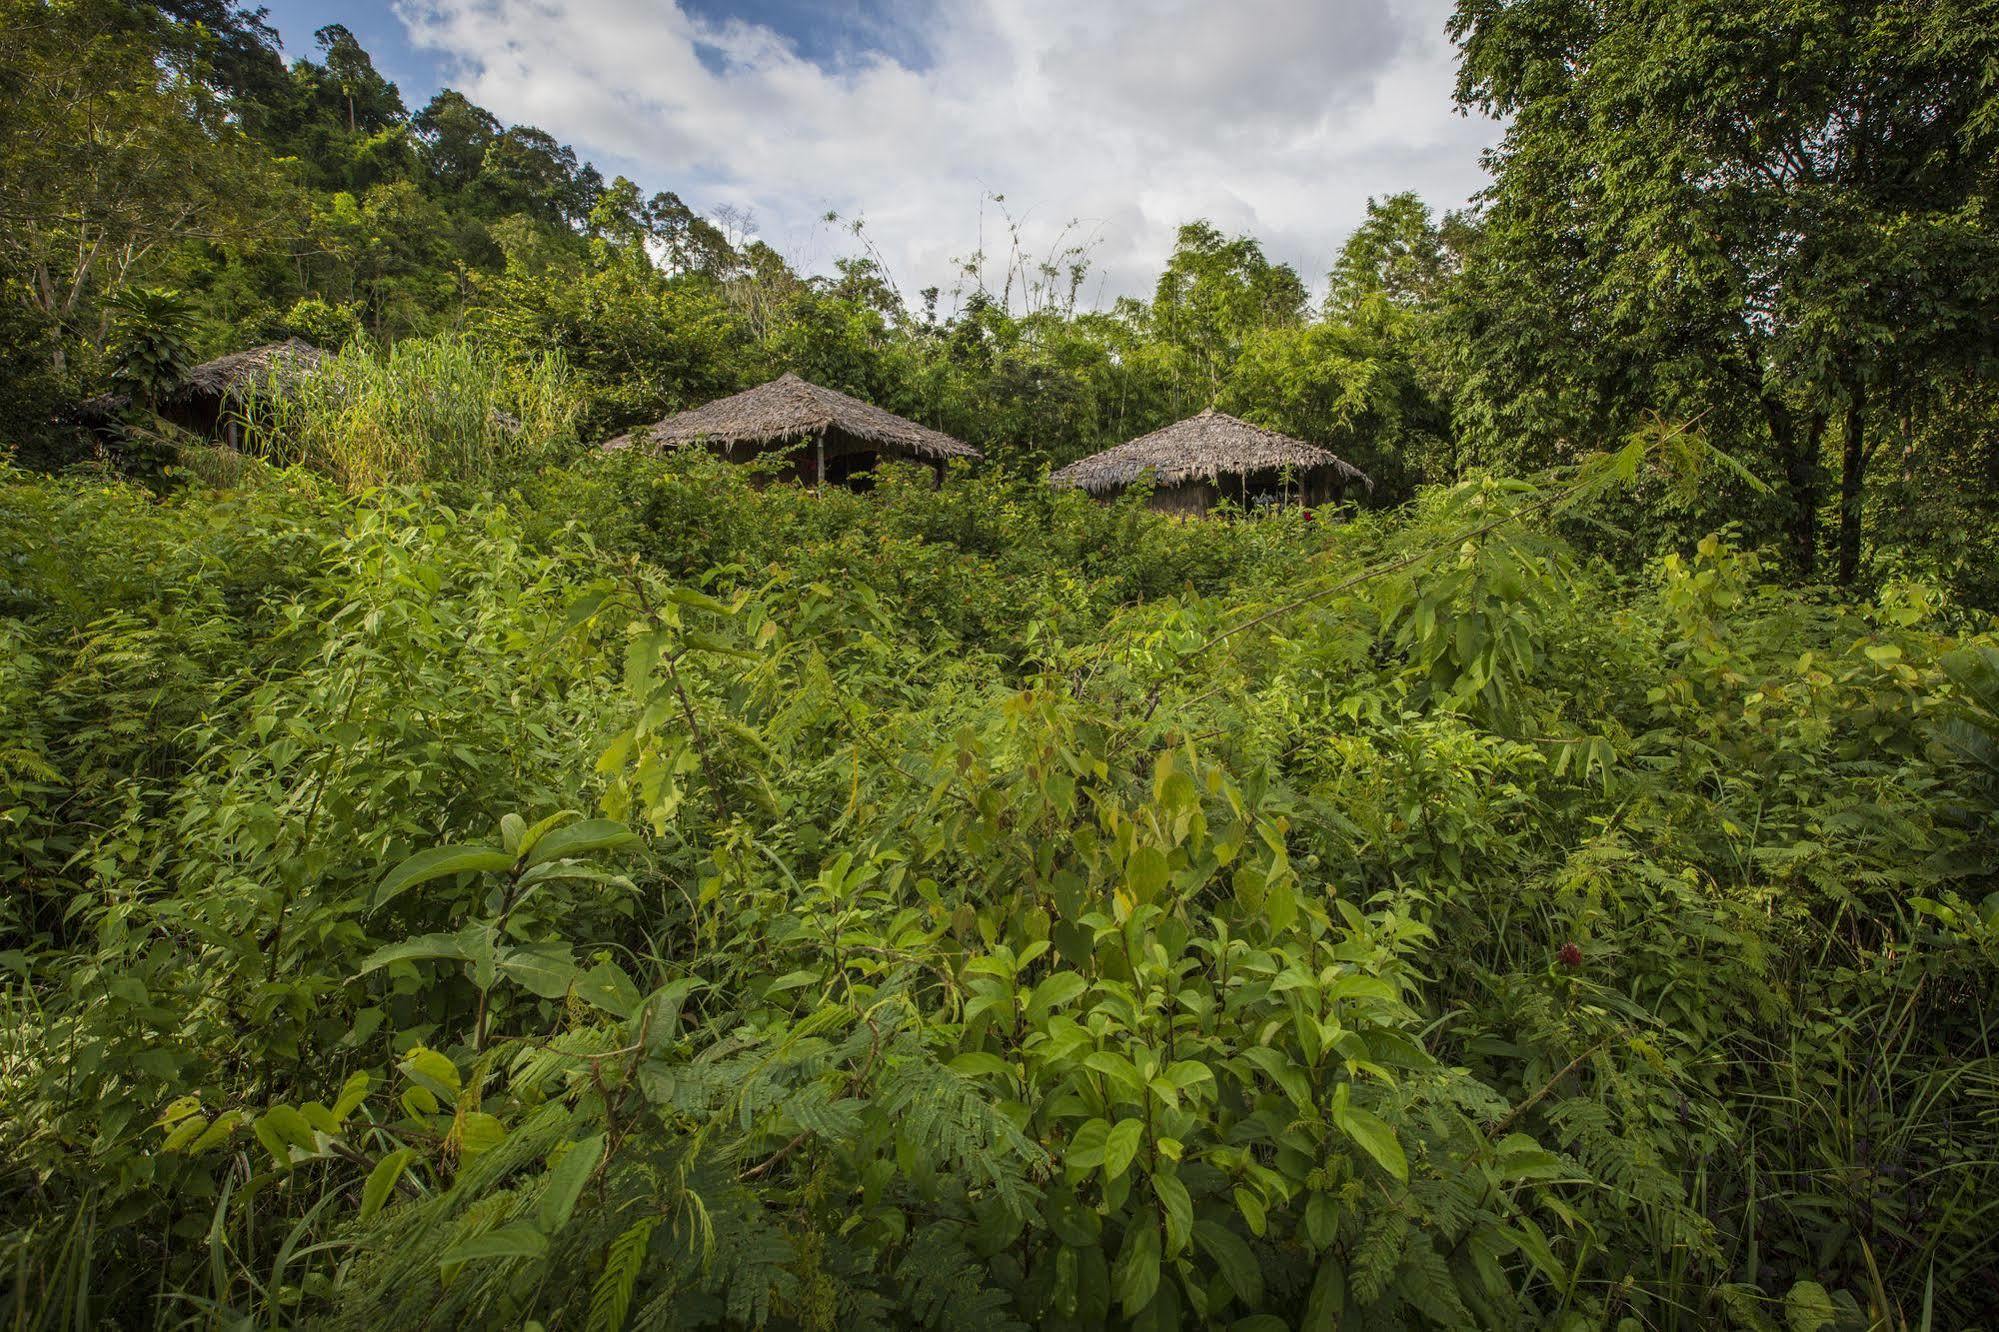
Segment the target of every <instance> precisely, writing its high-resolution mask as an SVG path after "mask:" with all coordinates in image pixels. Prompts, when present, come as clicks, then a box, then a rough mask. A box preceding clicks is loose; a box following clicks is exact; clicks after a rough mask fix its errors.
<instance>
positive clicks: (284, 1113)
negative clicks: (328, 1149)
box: [251, 1105, 318, 1165]
mask: <svg viewBox="0 0 1999 1332" xmlns="http://www.w3.org/2000/svg"><path fill="white" fill-rule="evenodd" d="M251 1127H252V1130H253V1131H254V1132H255V1133H256V1135H257V1141H258V1142H261V1143H263V1144H264V1147H265V1150H267V1151H269V1152H270V1154H271V1156H272V1157H273V1158H274V1159H275V1160H276V1161H277V1163H278V1164H279V1165H289V1164H291V1152H290V1151H289V1150H288V1149H289V1148H292V1147H297V1148H299V1149H300V1150H301V1151H308V1152H309V1151H311V1150H313V1148H314V1147H315V1146H316V1145H317V1143H318V1139H316V1138H315V1137H314V1136H313V1131H312V1125H311V1124H309V1123H307V1122H306V1118H305V1116H304V1115H302V1114H300V1113H299V1111H298V1109H297V1107H295V1106H289V1105H274V1106H272V1107H271V1108H270V1109H268V1110H266V1111H265V1112H264V1113H263V1114H261V1115H259V1116H257V1122H256V1123H255V1124H254V1125H252V1126H251Z"/></svg>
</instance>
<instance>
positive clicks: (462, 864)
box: [368, 846, 514, 911]
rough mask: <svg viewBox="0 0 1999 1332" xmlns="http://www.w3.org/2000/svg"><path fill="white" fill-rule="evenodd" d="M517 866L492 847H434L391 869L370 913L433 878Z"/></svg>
mask: <svg viewBox="0 0 1999 1332" xmlns="http://www.w3.org/2000/svg"><path fill="white" fill-rule="evenodd" d="M513 867H514V858H513V857H512V856H510V855H508V854H507V853H506V852H504V851H495V850H494V849H493V848H492V847H490V846H434V847H432V848H431V849H430V850H428V851H419V852H417V853H416V854H415V855H413V856H411V857H410V858H409V859H408V860H405V861H404V862H403V863H402V864H400V865H398V866H396V867H395V868H394V869H392V870H390V871H389V872H388V874H387V875H386V876H384V878H383V879H382V881H381V882H380V883H379V884H377V885H375V894H374V897H373V898H372V899H371V900H370V902H369V904H368V910H370V911H379V910H381V909H382V908H383V907H385V906H387V905H388V904H389V903H390V902H392V901H394V900H395V899H396V898H397V897H399V896H401V895H402V894H403V893H406V892H408V891H409V890H410V889H412V888H414V887H416V886H417V885H418V884H422V883H429V882H430V881H431V880H432V879H442V878H445V877H447V876H449V875H453V874H463V873H466V872H467V871H471V872H474V873H489V872H493V871H497V870H509V869H512V868H513Z"/></svg>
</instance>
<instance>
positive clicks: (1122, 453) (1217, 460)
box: [1048, 407, 1374, 495]
mask: <svg viewBox="0 0 1999 1332" xmlns="http://www.w3.org/2000/svg"><path fill="white" fill-rule="evenodd" d="M1282 467H1289V468H1292V469H1293V470H1295V471H1298V472H1309V471H1316V470H1318V469H1320V468H1331V469H1333V470H1334V472H1335V473H1336V474H1337V475H1338V476H1339V478H1340V479H1341V480H1342V481H1358V482H1360V483H1361V484H1362V485H1364V486H1366V487H1367V488H1368V489H1369V490H1372V489H1374V482H1373V481H1372V480H1370V479H1369V478H1368V476H1367V474H1366V473H1365V472H1363V471H1361V470H1360V469H1359V468H1358V467H1355V466H1353V465H1352V464H1351V463H1347V462H1343V461H1341V460H1340V459H1339V458H1337V457H1335V456H1334V455H1333V454H1331V453H1328V452H1327V451H1326V450H1324V449H1322V448H1320V447H1319V446H1318V445H1316V444H1307V443H1306V442H1305V441H1304V440H1302V439H1293V438H1291V436H1289V435H1281V434H1279V433H1278V432H1277V431H1275V430H1265V429H1263V428H1262V427H1261V426H1253V425H1251V424H1250V423H1249V422H1247V421H1242V420H1238V419H1237V418H1235V417H1233V416H1230V415H1228V414H1227V413H1226V412H1218V411H1216V410H1215V409H1214V408H1212V407H1210V408H1208V410H1206V411H1205V412H1202V413H1201V414H1200V415H1199V416H1190V417H1188V418H1187V419H1186V420H1184V421H1179V422H1175V423H1174V424H1173V425H1170V426H1167V427H1166V428H1164V429H1163V430H1155V431H1153V432H1152V433H1151V434H1149V435H1141V436H1139V437H1138V438H1137V439H1134V440H1131V441H1129V442H1127V443H1124V444H1120V445H1118V446H1117V447H1116V448H1111V449H1105V450H1104V451H1103V452H1102V453H1094V454H1091V455H1090V456H1089V457H1087V458H1084V459H1081V460H1080V461H1078V462H1072V463H1070V464H1069V465H1068V466H1067V467H1064V468H1063V469H1061V470H1060V471H1058V472H1056V473H1055V474H1054V475H1053V476H1051V477H1049V478H1048V481H1049V484H1050V485H1056V486H1075V487H1076V488H1078V489H1080V490H1085V491H1088V492H1089V493H1090V494H1092V495H1102V494H1105V493H1107V492H1109V491H1113V490H1117V489H1120V488H1122V487H1124V486H1128V485H1130V484H1131V483H1132V482H1134V481H1136V480H1138V478H1139V477H1140V476H1141V475H1143V474H1144V473H1146V472H1151V473H1152V483H1153V484H1154V485H1156V486H1159V487H1161V488H1164V487H1168V486H1178V485H1183V484H1185V483H1186V482H1189V481H1213V480H1214V479H1215V478H1216V477H1218V476H1236V475H1240V474H1243V473H1247V472H1266V471H1274V470H1276V469H1278V468H1282Z"/></svg>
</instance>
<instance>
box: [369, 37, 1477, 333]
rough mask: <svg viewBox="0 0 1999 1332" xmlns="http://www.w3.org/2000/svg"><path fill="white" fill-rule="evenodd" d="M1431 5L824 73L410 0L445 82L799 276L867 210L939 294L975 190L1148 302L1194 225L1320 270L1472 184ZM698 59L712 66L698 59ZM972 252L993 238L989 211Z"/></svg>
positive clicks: (878, 232)
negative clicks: (1411, 208) (1364, 223)
mask: <svg viewBox="0 0 1999 1332" xmlns="http://www.w3.org/2000/svg"><path fill="white" fill-rule="evenodd" d="M1447 12H1448V5H1447V4H1446V3H1444V0H1416V2H1414V3H1410V2H1407V0H1335V2H1331V3H1328V2H1327V0H1233V3H1227V2H1223V3H1204V2H1202V0H1118V3H1115V4H1095V3H1090V0H940V3H939V4H938V5H936V6H935V7H933V8H929V9H927V10H924V11H922V12H921V14H920V15H916V14H912V18H911V21H912V22H914V23H918V24H920V25H921V29H922V31H921V33H920V36H921V39H922V47H923V49H925V50H926V51H927V52H928V53H929V56H930V59H929V60H928V61H926V62H919V63H921V65H922V67H921V68H920V69H917V68H910V67H909V66H907V65H904V64H902V63H899V62H897V61H896V60H893V59H890V58H888V57H887V56H884V55H880V54H867V53H862V54H859V55H849V56H848V57H846V58H843V59H840V60H838V61H829V62H827V63H826V64H824V65H822V64H820V63H815V62H814V61H812V60H810V59H807V58H806V57H805V56H803V55H801V54H800V53H799V51H798V50H797V48H796V47H795V46H794V45H793V44H792V43H791V42H790V41H788V40H787V39H786V38H784V37H783V36H781V35H779V34H777V33H775V32H773V31H772V30H770V29H769V28H766V27H761V26H758V25H754V24H749V23H743V22H740V21H727V22H721V23H715V22H709V21H704V20H702V19H700V18H698V17H696V16H695V15H692V14H689V13H687V12H685V11H683V10H682V9H681V8H680V7H679V5H678V4H677V3H674V0H404V5H403V7H402V9H401V10H400V13H401V16H402V18H403V20H404V22H405V23H406V24H407V25H408V27H409V28H410V31H411V35H412V38H413V39H414V40H415V41H416V42H417V43H418V44H419V45H422V46H425V47H428V48H431V49H433V50H435V51H438V52H440V53H441V54H442V55H443V56H444V58H445V60H446V63H447V65H448V66H450V67H451V73H452V76H453V78H454V80H455V82H456V83H457V84H458V86H460V87H461V88H463V90H464V91H465V92H466V94H467V95H468V96H470V97H472V98H473V99H474V100H476V101H478V102H480V103H482V104H484V105H485V106H487V107H489V108H490V109H491V110H493V111H494V112H495V113H496V114H498V115H499V116H501V117H502V118H503V119H505V120H508V121H515V122H525V123H529V124H534V125H538V126H540V127H541V128H543V129H545V130H547V131H549V132H550V133H552V134H554V135H556V136H557V137H558V138H560V139H563V140H565V141H567V142H570V143H572V144H574V145H575V146H576V148H577V151H578V152H579V153H581V154H583V155H584V156H586V157H592V158H595V159H597V160H598V161H599V162H600V164H602V165H604V166H605V168H606V170H607V171H609V170H612V169H616V170H622V171H625V172H626V173H627V174H631V175H633V176H634V178H635V179H638V180H639V182H640V184H641V185H642V186H644V187H646V188H648V189H661V188H664V189H673V190H676V191H677V192H679V193H680V194H681V195H682V196H683V197H684V198H686V199H687V201H688V202H689V203H691V204H693V205H695V206H696V207H705V208H713V207H715V206H718V205H721V204H734V205H738V206H746V207H749V208H751V209H753V210H754V211H755V212H756V214H757V216H758V218H759V219H760V221H761V222H762V224H763V227H762V229H763V234H764V235H765V237H766V238H767V239H769V240H770V241H771V242H772V243H773V244H775V245H777V246H778V248H780V249H781V250H784V251H785V252H786V253H787V254H788V255H790V256H791V257H792V258H793V260H794V261H795V262H799V263H802V264H804V265H806V266H808V267H811V266H816V265H821V264H824V263H826V262H828V261H829V260H830V258H831V257H833V256H834V255H835V254H837V253H840V252H842V250H843V249H844V248H845V247H844V246H843V244H842V241H843V239H844V238H840V237H833V236H829V235H827V234H826V232H825V230H824V228H823V227H822V226H820V225H819V223H818V218H819V217H820V216H821V215H822V214H823V213H824V212H826V211H827V210H829V209H832V210H837V211H838V212H840V213H841V214H843V215H845V216H849V217H852V216H856V215H859V216H864V217H865V218H866V219H867V230H868V234H869V235H870V236H872V237H873V239H874V242H875V244H876V245H877V246H879V247H880V249H881V250H882V252H883V253H884V254H885V255H886V256H887V258H888V260H889V263H890V265H891V267H892V269H893V271H894V274H895V276H896V278H897V280H898V282H899V283H900V284H901V286H902V288H903V290H904V291H905V292H914V291H915V290H916V289H917V288H920V287H923V286H925V285H928V284H931V283H937V284H940V285H943V286H945V287H947V288H948V287H949V285H950V282H951V280H952V276H953V270H952V267H951V260H952V259H953V258H954V257H956V256H962V255H966V254H968V253H970V252H971V251H972V250H973V249H974V248H975V247H976V246H977V245H978V244H979V239H980V238H979V218H980V213H981V208H982V204H981V200H982V198H983V196H984V195H985V193H986V192H987V191H992V192H996V193H999V194H1002V195H1004V196H1006V199H1007V201H1008V202H1007V207H1008V209H1009V210H1010V211H1012V212H1013V213H1014V214H1015V215H1016V216H1019V215H1021V214H1022V213H1023V212H1025V213H1026V215H1027V226H1026V229H1025V234H1026V236H1027V238H1028V240H1029V242H1030V248H1041V247H1046V246H1047V245H1048V244H1049V243H1050V242H1051V241H1052V240H1053V238H1054V237H1055V236H1056V234H1057V233H1058V232H1059V231H1060V230H1061V228H1062V225H1063V224H1064V223H1065V222H1067V221H1068V220H1069V219H1071V218H1080V219H1083V220H1084V222H1085V226H1084V231H1085V232H1086V233H1093V234H1095V235H1096V236H1097V237H1098V243H1097V246H1096V248H1095V250H1094V253H1093V259H1094V271H1093V277H1092V281H1091V287H1090V292H1091V293H1092V294H1098V293H1101V294H1102V295H1103V296H1104V297H1106V298H1108V297H1110V296H1116V295H1120V294H1126V293H1137V294H1142V293H1144V292H1146V291H1148V290H1149V289H1150V286H1151V284H1152V281H1153V279H1154V278H1155V276H1156V275H1157V272H1158V269H1159V266H1160V263H1161V262H1162V261H1163V259H1164V258H1165V256H1166V254H1167V252H1168V251H1169V250H1170V249H1171V248H1172V243H1173V236H1174V232H1175V229H1176V228H1177V227H1178V226H1179V225H1180V224H1181V223H1182V222H1186V221H1190V220H1192V219H1194V218H1197V217H1206V218H1209V219H1211V220H1212V221H1214V222H1215V223H1216V224H1217V225H1218V226H1221V227H1223V228H1224V229H1226V230H1230V231H1246V232H1249V233H1251V234H1254V235H1255V236H1257V237H1258V238H1259V239H1260V240H1262V241H1263V242H1264V245H1265V247H1266V249H1267V250H1268V251H1269V253H1270V254H1271V255H1272V256H1273V257H1275V258H1279V259H1283V260H1285V261H1288V262H1290V263H1292V264H1294V265H1295V266H1296V267H1297V268H1298V269H1299V271H1300V272H1301V273H1303V274H1304V275H1305V276H1306V278H1307V279H1308V280H1316V279H1317V278H1319V277H1320V276H1321V275H1322V274H1323V273H1324V272H1325V270H1326V269H1327V267H1328V266H1329V265H1330V263H1331V260H1332V256H1333V253H1334V251H1335V250H1336V248H1337V247H1338V245H1339V242H1340V241H1341V240H1342V239H1343V238H1344V237H1345V235H1346V233H1347V232H1348V231H1349V230H1350V229H1351V228H1352V227H1353V226H1354V224H1355V223H1356V222H1358V221H1359V219H1360V218H1361V216H1362V215H1363V213H1364V211H1365V206H1366V200H1367V197H1368V196H1369V195H1371V194H1372V195H1380V194H1387V193H1392V192H1393V191H1395V190H1400V189H1415V190H1417V191H1419V192H1420V193H1421V194H1422V195H1423V196H1424V198H1425V199H1427V200H1428V201H1429V202H1430V203H1431V204H1432V205H1433V206H1435V207H1437V208H1439V209H1442V208H1448V207H1455V206H1458V205H1460V204H1462V203H1463V202H1464V201H1465V199H1466V198H1467V197H1468V196H1469V195H1470V194H1471V193H1472V192H1473V191H1474V190H1476V189H1478V188H1479V187H1480V186H1481V185H1482V184H1483V183H1484V176H1483V173H1482V172H1481V171H1480V169H1479V166H1478V155H1479V151H1480V149H1482V148H1483V147H1484V146H1486V145H1487V144H1488V143H1490V142H1491V141H1492V140H1493V139H1494V138H1495V137H1496V131H1495V129H1494V128H1493V127H1492V126H1491V125H1490V124H1489V123H1487V122H1484V121H1481V120H1477V119H1469V120H1468V119H1465V118H1463V117H1460V116H1458V115H1457V114H1456V113H1455V112H1454V111H1453V110H1452V107H1451V101H1450V92H1451V80H1452V74H1453V58H1454V53H1453V51H1452V50H1451V47H1450V44H1449V42H1448V41H1447V40H1446V38H1445V37H1444V35H1443V24H1444V19H1445V17H1446V15H1447ZM704 54H705V55H706V57H707V58H706V59H704V58H703V57H704ZM984 211H985V213H986V218H987V226H986V237H985V242H986V245H987V248H988V251H989V252H991V251H992V250H993V249H995V248H996V242H997V241H998V237H997V235H996V230H995V222H996V218H995V216H994V209H993V208H992V207H991V206H990V205H985V206H984Z"/></svg>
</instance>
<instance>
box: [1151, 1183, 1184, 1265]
mask: <svg viewBox="0 0 1999 1332" xmlns="http://www.w3.org/2000/svg"><path fill="white" fill-rule="evenodd" d="M1152 1191H1153V1192H1154V1193H1156V1194H1158V1195H1159V1202H1160V1205H1161V1206H1163V1207H1164V1208H1165V1209H1166V1256H1167V1257H1168V1258H1173V1257H1177V1256H1178V1255H1179V1253H1180V1251H1181V1250H1183V1249H1185V1248H1186V1247H1187V1245H1188V1243H1189V1242H1190V1241H1191V1240H1192V1239H1193V1237H1194V1200H1193V1199H1192V1198H1190V1197H1188V1196H1187V1186H1186V1185H1185V1184H1182V1183H1181V1182H1180V1177H1179V1176H1178V1175H1176V1174H1174V1173H1172V1172H1171V1171H1164V1170H1162V1171H1158V1172H1156V1173H1154V1175H1153V1176H1152Z"/></svg>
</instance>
